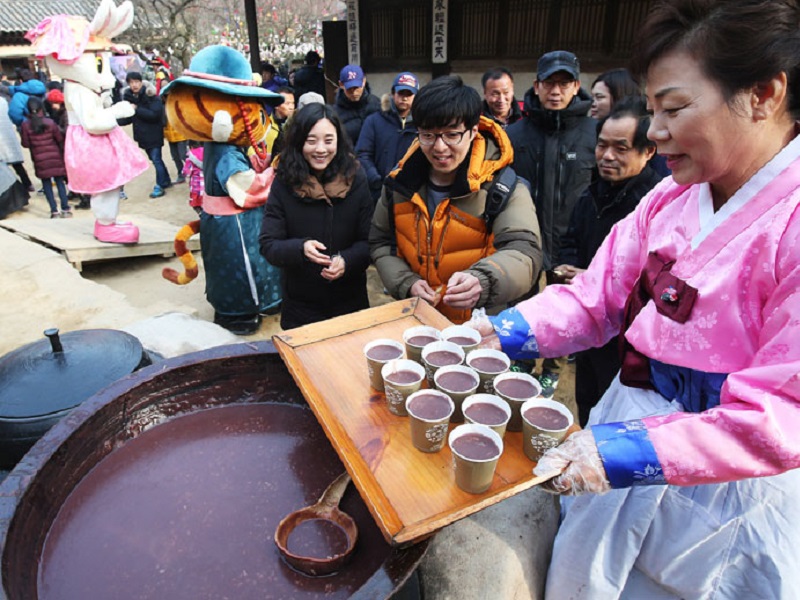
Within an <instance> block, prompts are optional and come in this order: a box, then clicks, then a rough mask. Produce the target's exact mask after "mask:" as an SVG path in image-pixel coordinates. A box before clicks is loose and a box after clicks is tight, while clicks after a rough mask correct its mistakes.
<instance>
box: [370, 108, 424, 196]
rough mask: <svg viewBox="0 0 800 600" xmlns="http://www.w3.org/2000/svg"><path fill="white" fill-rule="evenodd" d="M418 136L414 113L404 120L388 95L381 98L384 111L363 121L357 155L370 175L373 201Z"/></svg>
mask: <svg viewBox="0 0 800 600" xmlns="http://www.w3.org/2000/svg"><path fill="white" fill-rule="evenodd" d="M416 136H417V128H416V126H415V125H414V121H413V120H412V119H411V113H409V114H408V116H407V117H406V118H405V119H401V118H400V115H398V114H397V108H396V107H395V105H394V102H393V101H392V97H391V96H390V95H389V94H385V95H384V96H383V98H381V111H380V112H377V113H374V114H371V115H370V116H368V117H367V120H366V121H364V126H363V127H362V128H361V134H360V135H359V137H358V144H357V145H356V154H358V160H359V161H361V164H362V165H363V166H364V171H366V173H367V180H368V181H369V187H370V191H371V192H372V198H373V200H376V201H377V199H378V198H379V197H380V195H381V189H382V188H383V179H384V178H385V177H386V176H387V175H388V174H389V173H390V172H391V171H392V169H394V168H395V167H396V166H397V163H398V162H399V161H400V159H401V158H403V156H404V155H405V153H406V152H407V151H408V149H409V147H410V146H411V142H413V141H414V138H415V137H416Z"/></svg>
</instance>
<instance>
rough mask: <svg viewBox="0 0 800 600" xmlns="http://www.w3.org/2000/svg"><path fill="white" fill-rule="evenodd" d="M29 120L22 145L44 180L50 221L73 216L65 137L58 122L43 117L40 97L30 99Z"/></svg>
mask: <svg viewBox="0 0 800 600" xmlns="http://www.w3.org/2000/svg"><path fill="white" fill-rule="evenodd" d="M28 113H29V114H28V118H27V119H26V120H25V121H24V122H23V123H22V145H23V146H25V147H26V148H29V149H30V151H31V158H32V159H33V167H34V170H35V171H36V176H37V177H38V178H39V179H41V180H42V187H43V188H44V195H45V198H47V203H48V204H49V205H50V218H51V219H59V218H68V217H71V216H72V211H71V210H70V206H69V196H68V195H67V185H66V177H67V167H66V165H65V164H64V134H63V133H62V132H61V129H59V127H58V125H56V123H55V121H53V120H52V119H49V118H47V117H45V116H44V104H43V103H42V101H41V100H40V99H39V98H35V97H33V96H31V97H30V98H29V99H28ZM53 180H55V183H56V188H58V197H59V199H60V200H61V211H60V212H59V210H58V205H57V204H56V200H55V198H54V196H53Z"/></svg>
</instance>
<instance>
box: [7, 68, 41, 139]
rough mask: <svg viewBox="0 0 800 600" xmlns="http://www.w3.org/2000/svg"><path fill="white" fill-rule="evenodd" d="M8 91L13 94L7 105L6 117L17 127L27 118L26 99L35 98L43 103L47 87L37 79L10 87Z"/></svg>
mask: <svg viewBox="0 0 800 600" xmlns="http://www.w3.org/2000/svg"><path fill="white" fill-rule="evenodd" d="M8 89H9V91H10V92H11V93H12V94H14V95H13V96H12V97H11V101H10V102H9V103H8V117H9V118H10V119H11V122H12V123H14V125H16V126H18V127H19V126H20V125H22V122H23V121H24V120H25V117H27V116H28V98H30V97H31V96H36V97H37V98H40V99H41V100H42V102H44V96H45V94H47V87H45V85H44V84H43V83H42V82H41V81H39V80H38V79H30V80H28V81H25V82H24V83H21V84H19V85H11V86H9V87H8Z"/></svg>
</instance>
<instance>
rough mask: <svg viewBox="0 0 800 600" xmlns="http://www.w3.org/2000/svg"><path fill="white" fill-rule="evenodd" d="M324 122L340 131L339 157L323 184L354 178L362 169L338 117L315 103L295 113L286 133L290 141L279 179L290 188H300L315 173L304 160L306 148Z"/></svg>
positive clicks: (286, 148)
mask: <svg viewBox="0 0 800 600" xmlns="http://www.w3.org/2000/svg"><path fill="white" fill-rule="evenodd" d="M322 119H327V120H328V121H330V122H331V123H333V126H334V128H335V129H336V156H334V157H333V160H332V161H331V163H330V164H329V165H328V166H327V167H326V168H325V171H324V172H323V173H322V177H320V181H321V182H322V183H327V182H329V181H331V180H332V179H333V178H334V177H336V176H337V175H343V176H345V177H351V176H352V175H354V174H355V172H356V170H357V169H358V161H357V160H356V157H355V154H353V145H352V144H351V142H350V136H349V135H347V132H346V131H345V130H344V127H342V122H341V120H339V117H338V115H337V114H336V112H335V111H334V110H333V109H332V108H331V107H330V106H328V105H327V104H320V103H318V102H314V103H312V104H307V105H306V106H304V107H303V108H301V109H300V110H299V111H297V112H296V113H294V116H293V117H292V119H291V121H290V122H289V125H288V126H287V127H286V130H285V133H286V137H285V139H284V144H283V150H281V153H280V160H279V161H278V169H277V171H276V173H275V175H276V177H278V179H280V180H281V181H283V182H284V183H285V184H286V185H288V186H289V187H290V188H296V187H299V186H300V185H302V184H303V183H305V182H306V181H307V180H308V178H309V177H311V170H310V169H309V168H308V163H307V162H306V159H305V157H303V146H304V145H305V143H306V139H307V138H308V133H309V132H310V131H311V130H312V129H313V127H314V125H316V124H317V122H319V121H321V120H322Z"/></svg>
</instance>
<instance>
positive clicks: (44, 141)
mask: <svg viewBox="0 0 800 600" xmlns="http://www.w3.org/2000/svg"><path fill="white" fill-rule="evenodd" d="M42 123H43V124H44V130H43V131H42V132H41V133H36V132H35V131H34V130H33V123H32V122H31V120H30V119H26V120H25V121H24V122H23V123H22V145H23V146H25V147H26V148H30V151H31V158H33V167H34V170H35V171H36V176H37V177H38V178H39V179H46V178H48V177H66V175H67V167H66V165H65V164H64V134H63V133H62V131H61V129H59V127H58V125H56V123H55V121H53V120H52V119H48V118H47V117H43V118H42Z"/></svg>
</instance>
